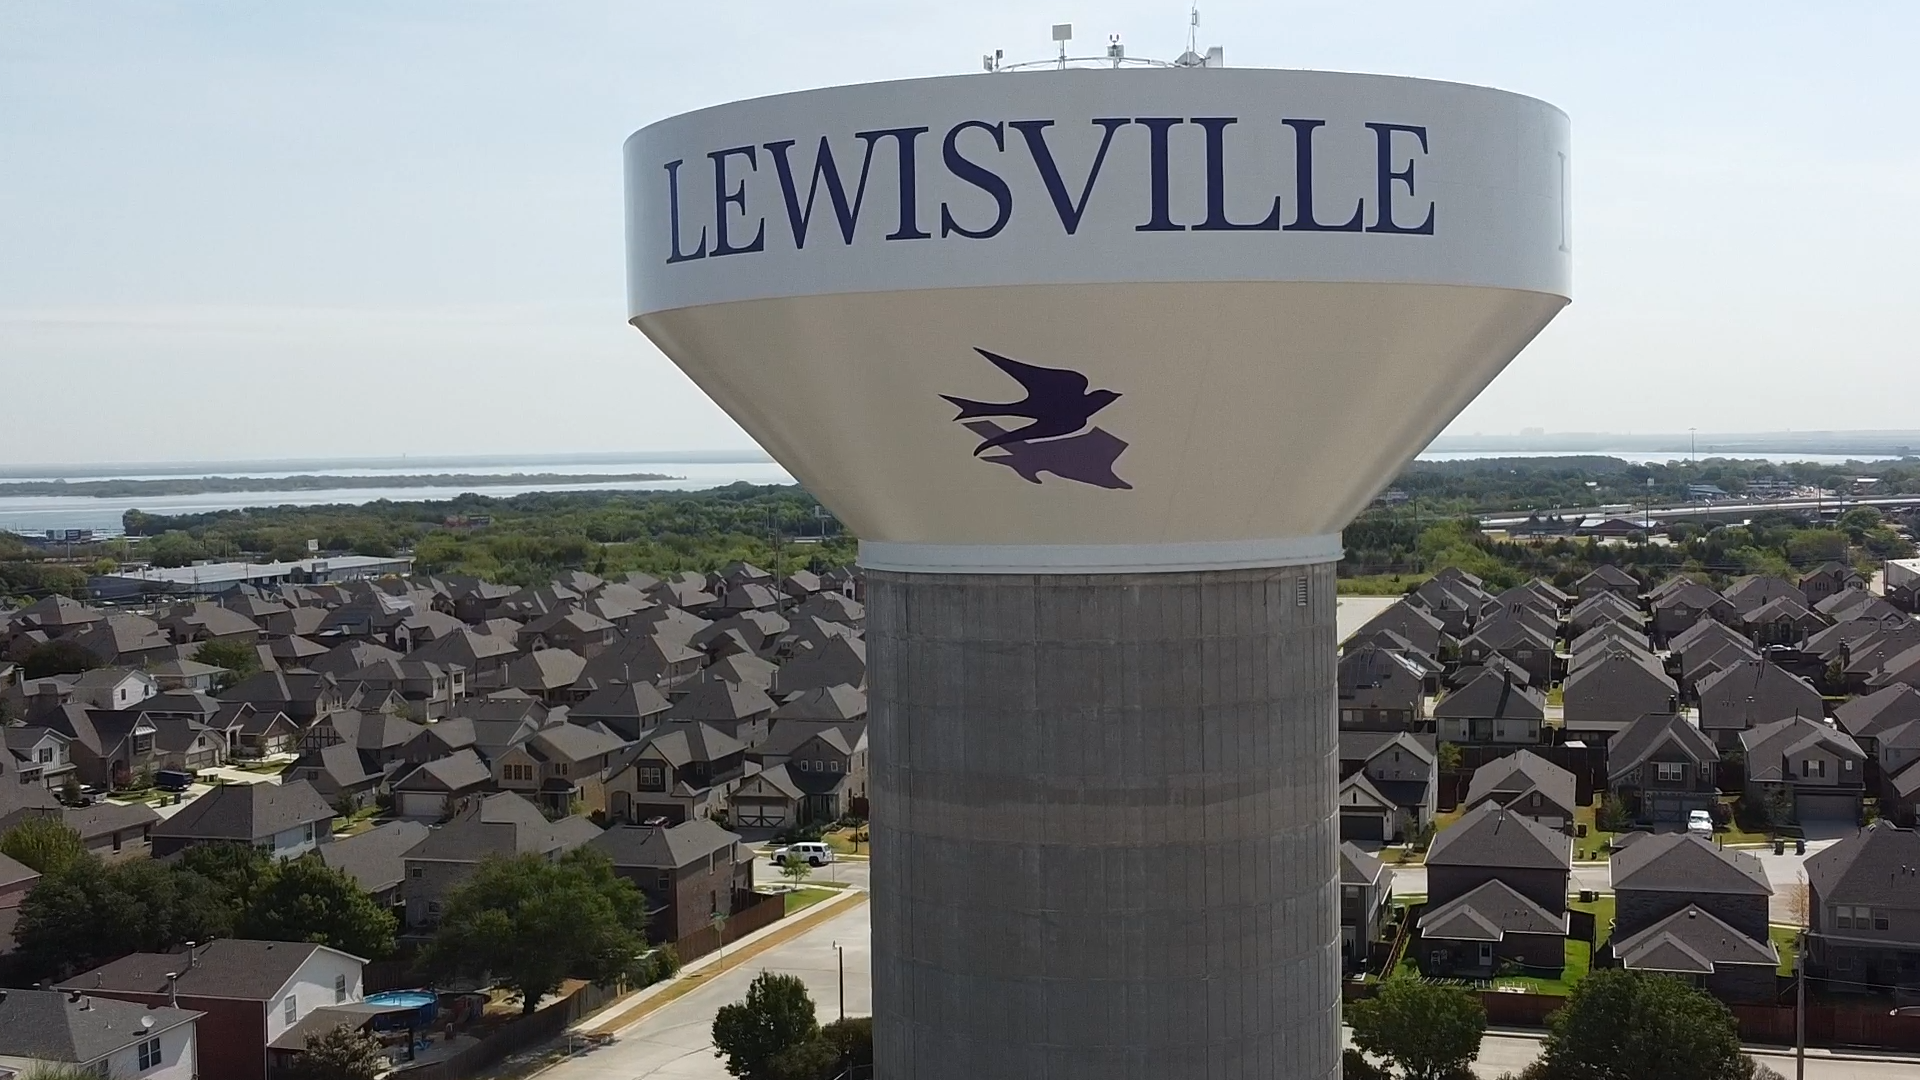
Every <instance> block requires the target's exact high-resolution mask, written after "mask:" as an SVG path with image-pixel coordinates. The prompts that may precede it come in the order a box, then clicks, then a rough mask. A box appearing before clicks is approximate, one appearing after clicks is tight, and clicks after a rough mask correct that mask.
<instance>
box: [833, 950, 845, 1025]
mask: <svg viewBox="0 0 1920 1080" xmlns="http://www.w3.org/2000/svg"><path fill="white" fill-rule="evenodd" d="M833 954H834V956H835V958H837V959H838V960H839V961H840V1019H842V1020H845V1019H846V1018H847V950H846V949H845V948H843V947H842V946H841V945H840V943H839V942H837V941H836V942H834V943H833Z"/></svg>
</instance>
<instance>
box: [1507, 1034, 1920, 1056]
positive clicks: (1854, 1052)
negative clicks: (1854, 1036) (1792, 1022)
mask: <svg viewBox="0 0 1920 1080" xmlns="http://www.w3.org/2000/svg"><path fill="white" fill-rule="evenodd" d="M1487 1034H1489V1035H1493V1036H1496V1037H1498V1038H1502V1039H1526V1040H1528V1041H1530V1042H1545V1041H1546V1040H1547V1033H1546V1032H1544V1031H1535V1030H1533V1029H1531V1028H1496V1027H1490V1028H1488V1029H1487ZM1740 1052H1741V1053H1743V1054H1765V1055H1766V1056H1768V1057H1782V1056H1784V1057H1792V1056H1793V1047H1791V1046H1772V1045H1760V1044H1752V1045H1749V1044H1745V1043H1743V1044H1741V1046H1740ZM1807 1059H1808V1060H1810V1061H1811V1060H1815V1059H1818V1060H1820V1061H1858V1062H1863V1063H1869V1064H1878V1065H1920V1054H1904V1053H1899V1052H1897V1051H1888V1052H1884V1053H1877V1054H1876V1053H1873V1052H1871V1051H1868V1050H1866V1049H1864V1048H1859V1049H1851V1050H1849V1049H1829V1048H1827V1047H1822V1046H1809V1047H1807Z"/></svg>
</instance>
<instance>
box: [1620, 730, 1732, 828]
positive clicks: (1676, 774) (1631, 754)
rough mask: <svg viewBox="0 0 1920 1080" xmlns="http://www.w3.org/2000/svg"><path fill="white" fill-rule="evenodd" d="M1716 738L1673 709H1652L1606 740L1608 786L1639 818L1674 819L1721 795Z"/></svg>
mask: <svg viewBox="0 0 1920 1080" xmlns="http://www.w3.org/2000/svg"><path fill="white" fill-rule="evenodd" d="M1719 763H1720V750H1719V748H1718V747H1716V746H1714V745H1713V740H1712V739H1709V738H1708V737H1707V736H1706V735H1704V734H1702V733H1701V732H1700V729H1698V728H1696V727H1694V726H1693V725H1692V724H1691V723H1689V722H1688V721H1687V718H1686V717H1684V716H1680V715H1677V714H1674V713H1648V714H1647V715H1645V716H1642V717H1640V718H1639V719H1638V720H1635V721H1634V722H1633V723H1632V724H1630V725H1628V727H1627V729H1626V730H1625V731H1622V732H1621V733H1620V734H1619V735H1617V736H1615V737H1614V739H1613V741H1612V742H1611V743H1609V744H1608V746H1607V788H1608V790H1609V791H1611V792H1612V793H1613V796H1614V798H1616V799H1618V800H1620V802H1622V803H1623V804H1625V806H1626V807H1627V811H1628V813H1629V814H1631V815H1632V818H1633V820H1634V822H1635V823H1636V824H1640V825H1674V824H1680V823H1683V822H1685V821H1686V820H1687V816H1688V815H1689V814H1691V813H1692V812H1693V811H1695V810H1710V809H1712V807H1713V804H1714V803H1716V802H1718V801H1719V799H1720V789H1719V787H1718V786H1717V783H1716V779H1715V770H1716V768H1717V767H1718V766H1719Z"/></svg>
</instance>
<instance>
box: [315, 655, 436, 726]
mask: <svg viewBox="0 0 1920 1080" xmlns="http://www.w3.org/2000/svg"><path fill="white" fill-rule="evenodd" d="M340 685H341V688H342V690H343V691H344V690H346V689H347V688H349V687H352V686H355V685H358V686H359V687H362V688H365V689H371V690H388V691H392V692H393V693H396V694H398V695H400V697H401V699H402V700H404V701H405V702H406V703H407V709H408V711H409V712H412V713H413V714H414V715H415V716H417V717H422V718H425V719H428V720H438V719H439V718H441V717H443V716H448V715H451V714H452V712H453V708H454V706H455V705H456V704H458V703H459V702H461V701H464V700H465V699H466V696H467V673H466V671H465V669H463V668H459V667H453V668H447V667H442V666H441V665H439V664H430V663H427V662H425V661H422V660H413V659H407V660H382V661H380V662H378V663H375V664H370V665H368V666H366V667H363V668H360V669H358V670H356V671H353V672H349V673H348V674H345V675H342V676H340Z"/></svg>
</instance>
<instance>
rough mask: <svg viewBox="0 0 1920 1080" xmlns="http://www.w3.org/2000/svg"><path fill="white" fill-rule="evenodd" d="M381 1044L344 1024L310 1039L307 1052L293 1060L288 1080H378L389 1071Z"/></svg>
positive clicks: (310, 1036) (288, 1072) (308, 1037)
mask: <svg viewBox="0 0 1920 1080" xmlns="http://www.w3.org/2000/svg"><path fill="white" fill-rule="evenodd" d="M387 1064H388V1063H387V1055H386V1053H385V1052H384V1051H383V1050H382V1049H381V1046H380V1040H379V1039H377V1038H374V1037H373V1036H372V1035H369V1034H368V1033H366V1032H364V1031H362V1030H360V1029H359V1028H357V1027H354V1026H353V1025H352V1024H340V1025H338V1026H336V1027H334V1028H332V1029H331V1030H328V1031H322V1032H319V1033H317V1034H313V1035H309V1036H307V1049H306V1052H305V1053H303V1054H301V1055H300V1056H298V1057H296V1058H294V1059H293V1064H292V1066H291V1067H290V1068H288V1070H287V1078H288V1080H374V1078H375V1077H377V1076H380V1075H382V1074H383V1073H385V1072H386V1071H387Z"/></svg>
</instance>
